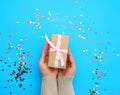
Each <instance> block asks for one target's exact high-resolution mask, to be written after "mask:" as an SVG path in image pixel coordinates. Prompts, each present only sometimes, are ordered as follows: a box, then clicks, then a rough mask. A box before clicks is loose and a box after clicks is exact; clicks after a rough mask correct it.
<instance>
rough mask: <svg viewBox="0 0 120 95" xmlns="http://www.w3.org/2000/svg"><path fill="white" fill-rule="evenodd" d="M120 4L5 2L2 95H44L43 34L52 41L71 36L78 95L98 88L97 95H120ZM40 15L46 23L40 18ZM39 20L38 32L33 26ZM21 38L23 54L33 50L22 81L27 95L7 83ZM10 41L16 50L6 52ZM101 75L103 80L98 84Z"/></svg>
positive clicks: (0, 28) (0, 30) (94, 0)
mask: <svg viewBox="0 0 120 95" xmlns="http://www.w3.org/2000/svg"><path fill="white" fill-rule="evenodd" d="M119 4H120V1H119V0H114V1H113V0H76V1H75V0H64V1H62V0H1V1H0V59H2V60H3V61H2V62H0V95H3V94H4V95H9V94H10V92H12V95H17V94H18V95H39V94H40V89H41V78H42V76H41V74H40V71H39V67H38V62H39V58H40V56H41V51H42V49H43V47H44V44H45V38H44V34H45V33H47V34H48V36H49V38H51V34H62V35H69V36H70V43H69V47H70V48H71V51H72V54H73V56H74V59H75V61H76V67H77V71H76V75H75V78H74V81H73V86H74V89H75V93H76V95H92V94H90V91H89V90H90V89H96V90H97V91H98V92H99V95H120V82H119V80H120V74H119V73H120V69H119V67H120V41H119V40H120V39H119V37H120V24H119V22H120V17H119V16H120V6H119ZM38 11H40V15H41V16H43V18H40V19H38V14H37V12H38ZM50 16H51V18H50ZM30 21H31V22H32V24H31V25H30V24H29V22H30ZM37 21H38V22H39V23H40V27H41V28H40V29H37V26H36V25H35V24H34V23H33V22H37ZM80 35H81V36H80ZM84 38H86V40H84ZM20 39H22V40H23V45H24V51H25V52H27V51H30V53H31V55H32V57H30V58H29V59H28V63H27V65H28V64H32V67H30V68H31V70H32V73H28V74H25V76H24V77H25V81H23V82H22V84H23V86H24V87H25V90H23V89H22V88H19V86H18V84H19V82H16V81H13V82H9V83H8V82H7V80H9V79H10V75H9V74H10V73H11V71H12V70H13V69H14V70H16V67H13V66H12V65H13V64H14V63H13V62H14V61H17V62H19V60H18V57H17V56H16V53H17V52H18V50H17V49H16V44H17V43H19V40H20ZM10 42H12V45H13V47H14V48H12V49H8V46H9V43H10ZM95 50H97V53H98V56H99V55H101V56H102V58H103V60H102V62H99V59H98V58H96V57H95V54H96V53H95ZM7 51H9V52H10V54H7V53H6V52H7ZM101 52H102V54H101ZM92 61H94V62H92ZM4 62H7V65H5V64H4ZM17 64H19V63H17ZM8 65H11V67H8ZM96 68H99V70H98V74H97V75H95V74H94V71H95V69H96ZM2 69H4V71H2ZM101 72H102V73H103V76H102V78H100V79H97V78H96V77H97V76H98V75H99V74H100V73H101ZM93 78H94V79H93ZM12 79H13V80H14V77H12ZM96 82H97V83H98V84H99V86H98V87H97V86H96ZM30 84H32V86H29V85H30ZM5 86H7V88H5ZM66 90H67V89H66ZM93 95H97V94H93Z"/></svg>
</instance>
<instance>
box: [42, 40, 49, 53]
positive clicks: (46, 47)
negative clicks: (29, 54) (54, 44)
mask: <svg viewBox="0 0 120 95" xmlns="http://www.w3.org/2000/svg"><path fill="white" fill-rule="evenodd" d="M48 50H49V44H48V43H47V42H46V44H45V47H44V50H43V51H44V53H45V55H48Z"/></svg>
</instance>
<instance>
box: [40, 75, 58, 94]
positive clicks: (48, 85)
mask: <svg viewBox="0 0 120 95" xmlns="http://www.w3.org/2000/svg"><path fill="white" fill-rule="evenodd" d="M41 95H58V92H57V80H56V78H48V77H47V78H45V77H43V78H42V88H41Z"/></svg>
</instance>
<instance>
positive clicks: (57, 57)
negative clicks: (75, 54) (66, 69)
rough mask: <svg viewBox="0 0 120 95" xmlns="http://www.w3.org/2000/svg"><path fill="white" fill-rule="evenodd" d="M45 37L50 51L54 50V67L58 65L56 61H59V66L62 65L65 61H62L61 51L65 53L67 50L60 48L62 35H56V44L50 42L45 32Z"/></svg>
mask: <svg viewBox="0 0 120 95" xmlns="http://www.w3.org/2000/svg"><path fill="white" fill-rule="evenodd" d="M45 38H46V40H47V42H48V44H49V45H50V46H51V47H50V52H56V57H55V63H54V67H56V68H57V67H58V61H60V63H61V66H64V65H65V63H64V59H63V56H62V53H66V54H67V52H68V51H67V50H66V49H60V45H61V38H62V36H61V35H58V40H57V43H56V46H54V45H53V44H52V42H51V41H50V40H49V39H48V37H47V34H45Z"/></svg>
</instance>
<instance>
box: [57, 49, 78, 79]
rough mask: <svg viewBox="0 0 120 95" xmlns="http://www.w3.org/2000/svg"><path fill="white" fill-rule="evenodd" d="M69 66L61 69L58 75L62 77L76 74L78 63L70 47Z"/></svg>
mask: <svg viewBox="0 0 120 95" xmlns="http://www.w3.org/2000/svg"><path fill="white" fill-rule="evenodd" d="M66 64H67V67H66V69H65V70H62V69H59V71H58V76H60V77H71V76H74V74H75V71H76V65H75V61H74V59H73V56H72V53H71V51H70V49H68V55H67V63H66Z"/></svg>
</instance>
